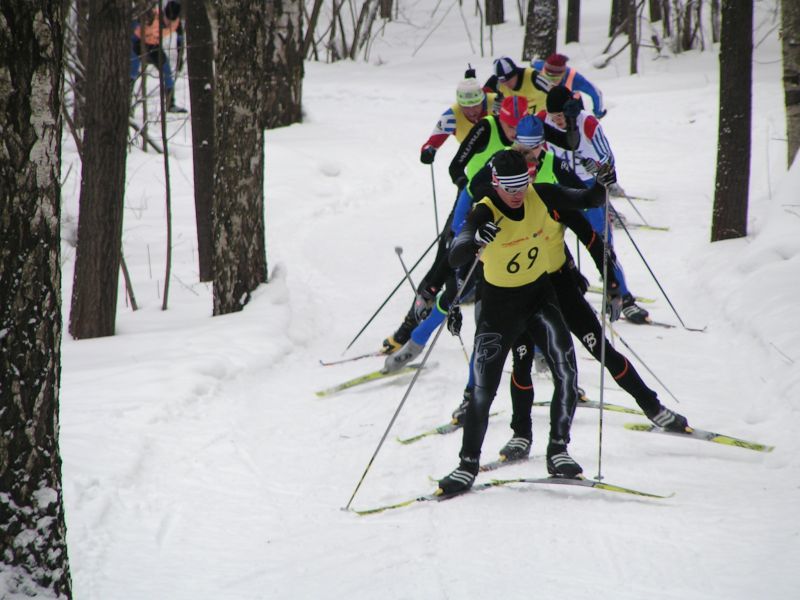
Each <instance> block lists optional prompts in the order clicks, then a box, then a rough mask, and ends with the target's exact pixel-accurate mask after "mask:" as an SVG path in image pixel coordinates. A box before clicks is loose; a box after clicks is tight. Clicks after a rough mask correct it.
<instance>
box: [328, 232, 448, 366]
mask: <svg viewBox="0 0 800 600" xmlns="http://www.w3.org/2000/svg"><path fill="white" fill-rule="evenodd" d="M438 241H439V236H436V238H435V239H434V240H433V242H432V243H431V245H430V246H428V249H427V250H425V252H423V253H422V256H420V257H419V259H418V260H417V262H415V263H414V265H413V266H412V267H411V271H413V270H414V269H416V268H417V265H419V263H421V262H422V259H423V258H425V257H426V256H427V255H428V252H430V251H431V248H433V247H434V246H435V245H436V243H437V242H438ZM405 280H406V278H405V277H403V279H401V280H400V281H399V283H398V284H397V285H396V286H394V289H393V290H392V291H391V292H390V293H389V295H388V296H387V297H386V300H384V301H383V302H382V303H381V305H380V306H379V307H378V309H377V310H376V311H375V312H374V313H373V315H372V316H371V317H370V318H369V320H368V321H367V322H366V323H365V324H364V326H363V327H362V328H361V329H360V330H359V332H358V333H357V334H356V335H355V337H354V338H353V339H352V340H350V343H349V344H347V347H346V348H345V349H344V351H343V352H342V354H344V353H345V352H347V351H348V350H349V349H350V346H352V345H353V344H355V342H356V340H357V339H358V338H359V337H361V334H362V333H364V331H365V330H366V328H367V327H369V324H370V323H372V321H373V320H374V319H375V317H377V316H378V313H379V312H381V310H383V307H384V306H386V304H387V303H388V302H389V300H391V299H392V296H394V294H395V292H396V291H397V290H399V289H400V286H401V285H403V282H404V281H405Z"/></svg>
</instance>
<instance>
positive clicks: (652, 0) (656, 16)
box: [647, 0, 661, 23]
mask: <svg viewBox="0 0 800 600" xmlns="http://www.w3.org/2000/svg"><path fill="white" fill-rule="evenodd" d="M647 4H648V6H649V8H650V22H651V23H658V22H659V21H660V20H661V0H649V2H648V3H647Z"/></svg>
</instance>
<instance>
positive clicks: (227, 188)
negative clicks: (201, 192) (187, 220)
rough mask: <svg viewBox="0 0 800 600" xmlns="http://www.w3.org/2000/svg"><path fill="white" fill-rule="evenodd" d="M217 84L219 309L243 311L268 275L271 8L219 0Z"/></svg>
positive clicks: (250, 1)
mask: <svg viewBox="0 0 800 600" xmlns="http://www.w3.org/2000/svg"><path fill="white" fill-rule="evenodd" d="M216 8H217V10H216V16H217V21H216V25H217V36H216V37H217V54H216V59H215V61H214V62H215V71H216V87H215V89H214V111H215V115H216V117H215V119H214V122H215V133H214V136H215V141H216V148H215V155H214V200H213V211H212V218H213V231H214V314H215V315H223V314H228V313H231V312H236V311H239V310H242V308H243V307H244V305H245V304H246V303H247V302H248V301H249V299H250V292H252V291H253V290H254V289H255V288H256V287H257V286H258V285H259V284H260V283H264V282H265V281H266V280H267V258H266V250H265V242H264V130H263V129H262V127H261V114H262V113H261V111H262V110H263V108H262V100H263V94H262V93H261V90H262V89H263V86H261V85H259V84H258V82H256V81H255V80H254V78H255V77H257V74H258V73H263V72H264V71H263V68H264V65H263V60H264V58H263V52H254V49H255V48H263V47H264V36H265V12H264V10H265V9H264V3H263V2H261V1H260V0H247V1H246V2H238V1H235V0H217V2H216Z"/></svg>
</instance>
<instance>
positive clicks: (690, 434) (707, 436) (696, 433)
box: [625, 423, 775, 452]
mask: <svg viewBox="0 0 800 600" xmlns="http://www.w3.org/2000/svg"><path fill="white" fill-rule="evenodd" d="M625 429H630V430H631V431H649V432H652V433H664V434H666V435H674V436H678V437H682V438H693V439H695V440H704V441H706V442H714V443H716V444H723V445H725V446H736V447H737V448H745V449H747V450H755V451H756V452H772V451H773V450H774V449H775V446H767V445H765V444H759V443H758V442H749V441H747V440H742V439H739V438H735V437H731V436H729V435H723V434H721V433H714V432H713V431H705V430H704V429H695V428H694V427H689V430H688V431H687V432H686V433H681V432H679V431H667V430H666V429H661V428H660V427H656V426H655V425H650V424H648V423H625Z"/></svg>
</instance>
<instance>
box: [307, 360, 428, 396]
mask: <svg viewBox="0 0 800 600" xmlns="http://www.w3.org/2000/svg"><path fill="white" fill-rule="evenodd" d="M417 369H419V364H416V363H415V364H410V365H406V366H405V367H403V368H402V369H398V370H397V371H392V372H391V373H387V372H386V371H383V370H378V371H372V372H371V373H366V374H365V375H359V376H358V377H354V378H353V379H348V380H347V381H344V382H342V383H340V384H338V385H334V386H333V387H329V388H326V389H324V390H319V391H317V392H314V393H315V394H316V396H317V398H325V397H327V396H332V395H333V394H336V393H338V392H341V391H343V390H348V389H350V388H352V387H356V386H358V385H363V384H365V383H369V382H370V381H377V380H379V379H385V378H387V377H394V376H396V375H404V374H405V373H413V372H414V371H416V370H417Z"/></svg>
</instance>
